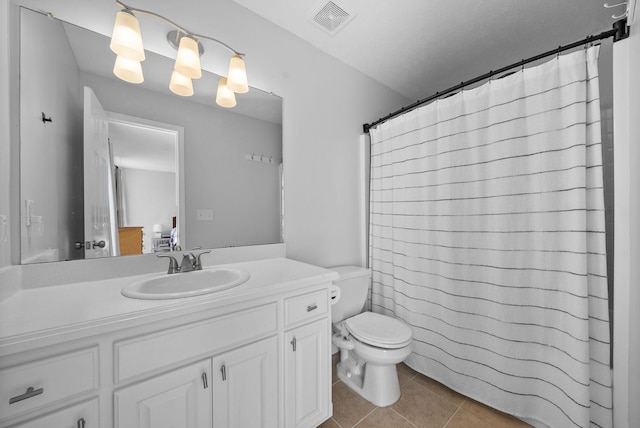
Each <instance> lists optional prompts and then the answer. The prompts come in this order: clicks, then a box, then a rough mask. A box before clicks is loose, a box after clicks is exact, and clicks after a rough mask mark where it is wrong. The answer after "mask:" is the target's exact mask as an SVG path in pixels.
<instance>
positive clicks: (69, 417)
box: [13, 400, 100, 428]
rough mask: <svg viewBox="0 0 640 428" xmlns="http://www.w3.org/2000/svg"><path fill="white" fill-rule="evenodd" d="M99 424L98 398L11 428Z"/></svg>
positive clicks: (84, 427)
mask: <svg viewBox="0 0 640 428" xmlns="http://www.w3.org/2000/svg"><path fill="white" fill-rule="evenodd" d="M99 426H100V422H98V400H92V401H88V402H86V403H82V404H76V405H75V406H70V407H67V408H65V409H62V410H58V411H57V412H53V413H49V414H48V415H45V416H41V417H39V418H37V419H33V420H31V421H29V422H24V423H22V424H19V425H15V426H14V427H13V428H52V427H73V428H76V427H77V428H94V427H95V428H98V427H99Z"/></svg>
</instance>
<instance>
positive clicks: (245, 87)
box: [227, 55, 249, 94]
mask: <svg viewBox="0 0 640 428" xmlns="http://www.w3.org/2000/svg"><path fill="white" fill-rule="evenodd" d="M227 79H228V82H229V83H228V84H227V86H228V87H229V89H231V90H232V91H233V92H235V93H237V94H244V93H245V92H249V83H248V82H247V70H246V68H245V66H244V60H243V59H242V57H241V56H240V55H234V56H233V57H232V58H231V61H229V74H228V75H227Z"/></svg>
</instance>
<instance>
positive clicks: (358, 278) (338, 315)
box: [328, 266, 371, 323]
mask: <svg viewBox="0 0 640 428" xmlns="http://www.w3.org/2000/svg"><path fill="white" fill-rule="evenodd" d="M328 269H329V270H332V271H334V272H337V273H338V275H340V278H338V279H337V280H335V281H334V282H333V284H334V285H335V286H337V287H339V288H340V298H339V300H338V302H337V303H335V304H333V305H332V306H331V322H333V323H336V322H339V321H342V320H345V319H347V318H350V317H352V316H354V315H357V314H359V313H360V312H362V309H363V308H364V305H365V303H366V301H367V293H368V291H369V285H370V284H371V270H370V269H367V268H363V267H361V266H336V267H331V268H328Z"/></svg>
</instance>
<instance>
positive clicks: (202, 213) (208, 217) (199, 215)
mask: <svg viewBox="0 0 640 428" xmlns="http://www.w3.org/2000/svg"><path fill="white" fill-rule="evenodd" d="M196 220H201V221H212V220H213V210H196Z"/></svg>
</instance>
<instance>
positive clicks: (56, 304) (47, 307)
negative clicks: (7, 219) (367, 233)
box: [0, 258, 338, 356]
mask: <svg viewBox="0 0 640 428" xmlns="http://www.w3.org/2000/svg"><path fill="white" fill-rule="evenodd" d="M221 266H227V267H234V268H238V269H242V270H246V271H247V272H249V273H250V275H251V277H250V278H249V280H248V281H247V282H245V283H244V284H241V285H239V286H237V287H234V288H231V289H228V290H224V291H219V292H216V293H212V294H208V295H202V296H194V297H188V298H182V299H168V300H141V299H131V298H128V297H125V296H123V295H122V294H121V289H122V287H124V286H125V285H126V284H129V283H130V282H132V281H135V280H137V279H141V278H143V277H145V276H152V275H157V274H159V273H161V272H156V273H154V274H146V275H136V276H129V277H124V278H114V279H106V280H99V281H90V282H78V283H72V284H65V285H56V286H49V287H40V288H23V289H20V290H19V291H17V292H16V293H14V294H12V295H11V296H10V297H8V298H7V299H5V300H4V301H2V302H0V356H2V355H6V354H9V353H14V352H19V351H24V350H28V349H32V348H35V347H39V346H45V345H48V344H53V343H56V342H60V341H66V340H74V339H78V338H82V337H87V336H90V335H94V334H99V333H104V332H106V331H111V330H116V329H120V328H124V327H126V326H129V325H139V324H142V323H147V322H153V321H154V320H156V319H163V318H166V317H167V315H170V316H179V315H185V314H188V313H191V312H193V311H195V310H204V309H210V308H216V307H219V306H226V305H229V304H234V303H239V302H241V301H243V300H246V299H247V298H253V297H262V296H265V295H268V294H270V293H273V292H276V291H286V290H289V289H291V290H295V288H296V287H302V286H305V285H312V284H315V283H320V282H324V281H333V280H335V279H337V278H338V274H337V273H335V272H333V271H330V270H326V269H323V268H320V267H317V266H312V265H309V264H306V263H301V262H297V261H295V260H291V259H286V258H275V259H266V260H257V261H248V262H241V263H231V264H225V265H216V266H207V267H205V269H207V268H213V267H221ZM176 275H189V273H182V274H176Z"/></svg>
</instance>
